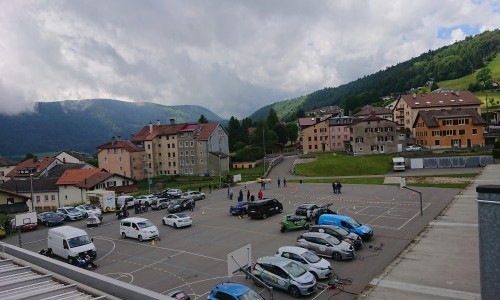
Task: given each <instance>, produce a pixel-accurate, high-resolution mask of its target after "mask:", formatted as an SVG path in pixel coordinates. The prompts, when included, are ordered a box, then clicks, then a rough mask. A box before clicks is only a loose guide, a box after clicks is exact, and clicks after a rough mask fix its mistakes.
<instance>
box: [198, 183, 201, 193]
mask: <svg viewBox="0 0 500 300" xmlns="http://www.w3.org/2000/svg"><path fill="white" fill-rule="evenodd" d="M198 192H200V193H201V185H200V186H199V187H198Z"/></svg>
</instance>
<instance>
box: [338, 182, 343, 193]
mask: <svg viewBox="0 0 500 300" xmlns="http://www.w3.org/2000/svg"><path fill="white" fill-rule="evenodd" d="M341 188H342V184H341V183H340V181H337V193H339V194H340V189H341Z"/></svg>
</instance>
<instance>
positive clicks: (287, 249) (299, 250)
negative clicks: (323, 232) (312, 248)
mask: <svg viewBox="0 0 500 300" xmlns="http://www.w3.org/2000/svg"><path fill="white" fill-rule="evenodd" d="M278 251H280V252H292V253H296V254H302V253H304V252H307V251H309V250H308V249H306V248H302V247H297V246H283V247H280V248H279V249H278Z"/></svg>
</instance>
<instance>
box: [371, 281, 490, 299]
mask: <svg viewBox="0 0 500 300" xmlns="http://www.w3.org/2000/svg"><path fill="white" fill-rule="evenodd" d="M370 284H372V285H376V286H379V287H385V288H390V289H395V290H401V291H407V292H413V293H420V294H427V295H432V296H440V297H447V298H451V299H464V300H471V299H478V300H479V299H481V294H478V293H471V292H465V291H458V290H451V289H444V288H439V287H433V286H425V285H419V284H412V283H405V282H398V281H391V280H380V281H379V280H377V279H374V280H372V282H371V283H370Z"/></svg>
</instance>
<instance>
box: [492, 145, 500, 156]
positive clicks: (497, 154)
mask: <svg viewBox="0 0 500 300" xmlns="http://www.w3.org/2000/svg"><path fill="white" fill-rule="evenodd" d="M492 154H493V158H496V159H498V158H500V149H497V148H495V149H493V151H492Z"/></svg>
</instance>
